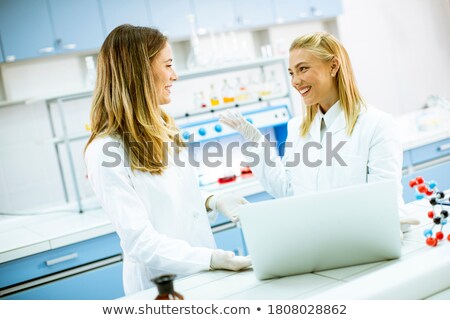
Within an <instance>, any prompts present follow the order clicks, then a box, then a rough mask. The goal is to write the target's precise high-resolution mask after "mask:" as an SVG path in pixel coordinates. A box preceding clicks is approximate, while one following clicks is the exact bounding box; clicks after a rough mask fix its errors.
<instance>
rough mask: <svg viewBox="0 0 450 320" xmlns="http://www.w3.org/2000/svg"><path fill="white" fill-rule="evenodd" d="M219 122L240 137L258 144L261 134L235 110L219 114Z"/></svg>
mask: <svg viewBox="0 0 450 320" xmlns="http://www.w3.org/2000/svg"><path fill="white" fill-rule="evenodd" d="M219 120H220V122H222V123H224V124H226V125H227V126H229V127H230V128H232V129H234V130H236V131H238V132H239V133H240V134H242V136H243V137H244V138H245V139H247V140H249V141H253V142H258V141H259V139H261V137H262V134H261V132H259V130H258V129H256V127H255V126H254V125H252V124H251V123H250V122H248V121H247V120H245V118H244V117H243V116H242V114H241V113H240V112H239V111H237V110H233V111H232V110H230V109H228V110H227V111H226V112H224V113H221V114H219Z"/></svg>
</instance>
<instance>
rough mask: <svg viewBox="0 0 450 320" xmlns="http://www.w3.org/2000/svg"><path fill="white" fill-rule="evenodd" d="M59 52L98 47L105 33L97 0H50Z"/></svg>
mask: <svg viewBox="0 0 450 320" xmlns="http://www.w3.org/2000/svg"><path fill="white" fill-rule="evenodd" d="M49 5H50V12H51V17H52V22H53V27H54V31H55V39H56V40H55V41H56V44H57V50H58V52H61V53H63V52H70V51H80V50H92V49H98V48H100V46H101V45H102V42H103V39H104V35H103V26H102V22H101V17H100V8H99V3H98V2H97V1H92V0H49Z"/></svg>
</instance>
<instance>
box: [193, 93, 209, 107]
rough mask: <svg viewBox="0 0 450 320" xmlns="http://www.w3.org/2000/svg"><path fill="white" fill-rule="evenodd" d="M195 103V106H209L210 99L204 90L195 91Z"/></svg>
mask: <svg viewBox="0 0 450 320" xmlns="http://www.w3.org/2000/svg"><path fill="white" fill-rule="evenodd" d="M194 105H195V108H196V109H197V108H206V107H207V106H208V101H207V100H206V98H205V93H204V92H203V91H198V92H195V93H194Z"/></svg>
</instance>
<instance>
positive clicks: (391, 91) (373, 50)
mask: <svg viewBox="0 0 450 320" xmlns="http://www.w3.org/2000/svg"><path fill="white" fill-rule="evenodd" d="M449 3H450V2H449V1H448V0H395V1H393V0H364V1H361V0H343V9H344V14H343V15H342V16H340V17H339V18H338V19H337V20H338V28H339V34H340V39H341V40H342V42H343V43H344V45H345V46H346V48H347V50H348V52H349V54H350V57H351V59H352V62H353V67H354V69H355V73H356V78H357V80H358V84H359V87H360V89H361V91H362V93H363V95H364V96H365V98H366V99H367V101H368V102H369V103H372V104H374V105H376V106H378V107H379V108H381V109H384V110H386V111H388V112H391V113H393V114H396V115H398V114H402V113H406V112H410V111H412V110H415V109H419V108H421V107H422V106H423V105H424V104H425V102H426V99H427V97H428V96H429V95H431V94H437V95H441V96H443V97H445V98H447V99H450V4H449Z"/></svg>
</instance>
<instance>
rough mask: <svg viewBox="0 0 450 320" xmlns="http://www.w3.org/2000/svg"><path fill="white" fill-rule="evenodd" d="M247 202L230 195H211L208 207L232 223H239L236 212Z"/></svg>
mask: <svg viewBox="0 0 450 320" xmlns="http://www.w3.org/2000/svg"><path fill="white" fill-rule="evenodd" d="M247 203H248V201H247V200H245V199H244V198H242V197H240V196H236V195H234V194H232V193H222V194H219V195H213V196H212V197H210V198H209V199H208V207H209V208H210V209H212V210H216V211H217V212H220V213H221V214H223V215H224V216H226V217H227V218H228V219H230V220H231V221H232V222H237V221H239V216H238V214H237V211H238V209H239V207H240V206H242V205H245V204H247Z"/></svg>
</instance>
